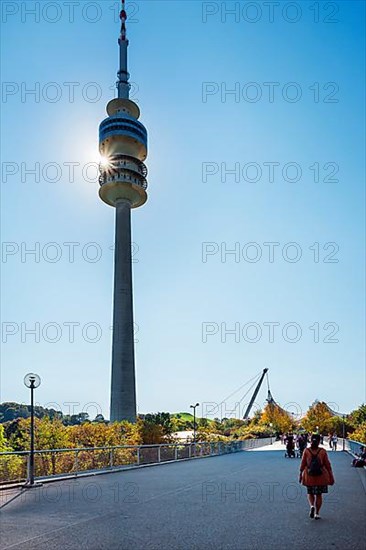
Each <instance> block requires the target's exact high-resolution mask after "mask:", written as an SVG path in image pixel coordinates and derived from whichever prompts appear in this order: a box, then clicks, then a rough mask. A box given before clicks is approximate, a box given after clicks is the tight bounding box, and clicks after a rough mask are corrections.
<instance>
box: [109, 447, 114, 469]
mask: <svg viewBox="0 0 366 550" xmlns="http://www.w3.org/2000/svg"><path fill="white" fill-rule="evenodd" d="M109 467H110V468H113V449H111V450H110V451H109Z"/></svg>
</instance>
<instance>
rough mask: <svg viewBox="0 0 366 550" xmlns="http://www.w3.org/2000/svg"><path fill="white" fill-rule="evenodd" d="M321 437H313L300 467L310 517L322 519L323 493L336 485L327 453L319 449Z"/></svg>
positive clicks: (316, 435)
mask: <svg viewBox="0 0 366 550" xmlns="http://www.w3.org/2000/svg"><path fill="white" fill-rule="evenodd" d="M319 443H320V435H318V434H314V435H312V436H311V440H310V447H308V448H307V449H305V451H304V454H303V455H302V461H301V466H300V478H299V482H300V483H302V484H303V485H305V486H306V487H307V490H308V500H309V504H310V514H309V515H310V517H311V518H315V519H320V516H319V512H320V508H321V506H322V504H323V496H322V495H323V493H327V492H328V485H333V484H334V477H333V472H332V466H331V465H330V462H329V458H328V454H327V451H326V450H325V449H323V448H321V447H319Z"/></svg>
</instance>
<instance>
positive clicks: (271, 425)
mask: <svg viewBox="0 0 366 550" xmlns="http://www.w3.org/2000/svg"><path fill="white" fill-rule="evenodd" d="M269 427H270V428H271V445H272V434H273V429H272V428H273V424H272V422H270V423H269Z"/></svg>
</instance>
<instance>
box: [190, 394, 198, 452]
mask: <svg viewBox="0 0 366 550" xmlns="http://www.w3.org/2000/svg"><path fill="white" fill-rule="evenodd" d="M199 405H200V404H199V403H196V404H195V405H190V408H191V409H193V443H196V408H197V407H199Z"/></svg>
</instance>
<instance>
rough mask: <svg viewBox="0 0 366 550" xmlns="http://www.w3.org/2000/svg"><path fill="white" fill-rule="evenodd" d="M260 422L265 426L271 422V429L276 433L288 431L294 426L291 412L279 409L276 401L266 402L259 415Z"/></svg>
mask: <svg viewBox="0 0 366 550" xmlns="http://www.w3.org/2000/svg"><path fill="white" fill-rule="evenodd" d="M261 423H262V424H264V425H266V426H270V424H272V431H275V432H278V433H286V432H289V431H291V430H293V429H294V427H295V424H294V419H293V418H292V416H291V414H290V413H288V412H287V411H285V410H283V409H281V407H280V406H279V405H277V403H267V405H266V406H265V408H264V411H263V414H262V417H261Z"/></svg>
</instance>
